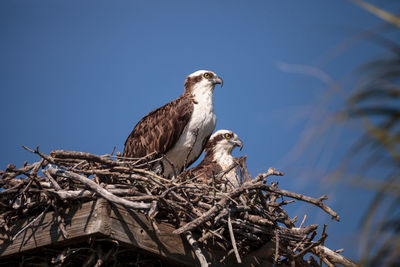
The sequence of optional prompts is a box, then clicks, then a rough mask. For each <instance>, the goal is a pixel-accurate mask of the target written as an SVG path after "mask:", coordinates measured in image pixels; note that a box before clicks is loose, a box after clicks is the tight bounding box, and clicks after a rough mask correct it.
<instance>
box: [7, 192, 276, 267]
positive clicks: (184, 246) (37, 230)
mask: <svg viewBox="0 0 400 267" xmlns="http://www.w3.org/2000/svg"><path fill="white" fill-rule="evenodd" d="M60 215H61V216H62V218H63V221H64V222H65V230H66V232H67V238H65V237H64V236H63V235H62V233H61V231H60V229H59V227H58V222H57V221H56V214H55V212H53V211H51V212H47V213H46V214H45V215H43V216H42V218H40V219H38V220H37V221H36V222H35V223H33V224H32V225H31V226H29V227H27V228H26V229H25V230H24V231H23V232H21V233H20V234H19V235H18V237H17V238H16V239H15V240H14V241H12V242H10V241H8V242H4V241H0V258H3V257H6V256H12V255H17V254H19V253H23V252H27V251H29V250H33V249H37V248H41V247H44V246H49V245H51V246H54V247H64V246H68V245H71V244H73V243H79V242H81V241H84V240H88V238H89V237H90V236H95V235H97V236H102V237H104V238H109V239H110V240H116V241H118V242H119V243H120V245H122V246H124V247H126V248H132V249H141V250H143V251H146V252H148V253H151V254H154V255H157V256H158V257H161V258H163V259H165V260H167V261H169V262H172V263H174V265H189V266H193V265H195V264H197V259H196V257H195V255H194V253H193V251H192V249H191V247H190V245H189V244H188V243H187V241H186V239H184V238H183V237H181V236H180V235H176V234H173V233H172V232H173V230H175V229H176V228H174V227H173V226H172V225H169V224H165V223H161V224H158V225H157V226H158V229H159V232H158V231H156V230H155V229H153V226H152V224H151V222H150V221H149V220H148V218H147V217H146V216H145V215H143V214H141V213H138V212H135V211H132V210H129V209H126V208H125V207H122V206H115V205H111V204H109V202H108V201H106V200H104V199H98V200H96V201H91V202H87V203H84V204H82V205H80V206H74V207H70V208H68V209H66V210H65V211H63V212H60ZM33 219H34V218H27V219H25V220H21V221H19V222H18V223H17V224H16V225H15V226H14V227H13V228H12V233H13V235H15V234H16V233H18V232H19V231H20V230H21V229H23V228H24V227H25V226H26V225H27V224H29V223H30V222H31V221H32V220H33ZM0 237H4V233H1V232H0ZM267 251H271V249H266V248H265V247H264V248H262V249H260V250H258V251H256V252H254V253H251V255H249V256H248V257H244V258H243V262H244V263H246V266H258V265H259V266H269V264H270V263H271V262H270V261H268V260H267V259H269V258H270V257H271V255H269V254H268V253H266V252H267ZM225 253H226V252H224V251H222V250H220V249H216V248H215V247H211V246H210V247H209V248H208V250H204V251H203V254H204V255H205V256H206V258H207V259H208V260H209V261H211V262H213V266H232V265H235V263H236V261H235V258H234V257H233V256H232V255H230V256H229V257H228V258H227V259H226V260H225V261H224V262H223V263H219V260H220V259H221V258H222V257H223V255H225ZM243 266H244V265H243Z"/></svg>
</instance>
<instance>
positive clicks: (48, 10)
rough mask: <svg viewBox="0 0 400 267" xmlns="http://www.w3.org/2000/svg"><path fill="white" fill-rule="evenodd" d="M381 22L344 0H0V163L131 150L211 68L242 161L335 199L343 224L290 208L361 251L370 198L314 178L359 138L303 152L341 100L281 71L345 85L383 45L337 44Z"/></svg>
mask: <svg viewBox="0 0 400 267" xmlns="http://www.w3.org/2000/svg"><path fill="white" fill-rule="evenodd" d="M375 2H377V1H375ZM381 23H382V22H381V21H380V20H379V19H377V18H375V17H374V16H373V15H371V14H369V13H367V12H365V11H364V10H362V9H360V8H359V7H357V6H355V5H353V4H352V3H351V2H349V1H344V0H340V1H318V0H307V1H201V2H199V1H1V2H0V35H1V39H2V41H1V42H0V99H1V105H0V125H1V132H0V135H1V138H0V147H1V150H0V169H4V168H5V166H6V165H7V164H8V163H15V164H17V165H21V164H23V162H24V161H25V160H28V161H30V162H32V161H36V160H37V158H36V157H35V156H34V155H31V154H29V153H28V152H26V151H25V150H23V149H22V147H21V146H22V145H26V146H28V147H32V148H33V147H36V146H39V147H40V150H41V151H43V152H46V153H48V152H50V151H51V150H53V149H66V150H79V151H85V152H91V153H96V154H106V153H110V152H111V151H112V150H113V147H114V146H116V147H117V151H122V150H123V144H124V141H125V139H126V137H127V136H128V134H129V133H130V131H131V130H132V128H133V127H134V125H135V124H136V122H137V121H138V120H140V118H141V117H143V116H144V115H146V114H147V113H148V112H150V111H151V110H153V109H154V108H157V107H159V106H161V105H163V104H165V103H167V102H169V101H170V100H172V99H174V98H176V97H177V96H179V95H180V94H181V93H182V92H183V82H184V79H185V76H186V75H188V74H190V73H192V72H194V71H196V70H199V69H209V70H212V71H214V72H216V73H217V74H218V75H219V76H221V77H223V79H224V87H222V88H220V87H217V88H216V89H215V92H214V104H215V113H216V115H217V128H216V129H231V130H233V131H234V132H236V133H237V134H238V135H239V137H240V138H241V139H242V140H243V142H244V149H243V150H242V151H241V152H236V155H248V165H249V169H250V171H251V173H252V174H253V175H255V174H257V173H259V172H262V171H265V170H266V169H267V168H268V167H270V166H273V167H275V168H278V169H279V170H282V171H285V172H286V176H285V177H283V178H274V180H278V181H279V182H280V186H281V187H282V188H285V189H287V190H291V191H295V192H299V193H306V194H308V195H311V196H315V197H318V196H320V195H322V194H325V193H327V194H328V195H329V196H330V197H331V199H330V200H329V201H328V202H327V203H328V204H329V205H331V206H332V207H333V208H334V209H335V210H336V211H337V212H338V213H339V215H340V216H341V218H342V221H341V222H340V223H337V222H332V221H330V218H329V216H327V215H325V214H323V213H322V212H319V211H316V210H317V208H315V207H312V208H311V209H309V208H307V207H304V206H303V205H301V204H292V206H293V207H292V208H291V209H290V212H291V215H292V216H294V215H298V216H299V217H300V221H301V218H302V216H303V214H304V213H305V212H306V213H308V214H309V217H308V220H307V223H309V224H310V223H314V222H317V223H320V224H322V223H325V222H329V225H328V233H330V234H331V235H330V237H328V242H327V245H328V246H329V247H331V248H334V249H338V248H345V252H344V255H346V256H350V257H352V258H354V259H357V257H358V254H357V253H358V251H357V250H356V246H357V239H356V238H355V236H356V230H357V228H358V227H357V226H358V225H357V224H358V222H359V218H360V215H361V214H362V212H363V211H364V210H365V206H366V202H365V200H366V199H368V198H369V197H370V194H369V193H368V192H364V191H362V190H359V189H355V188H352V187H346V186H340V185H337V184H332V183H326V182H324V183H322V182H321V181H319V178H318V177H319V175H321V176H323V175H324V174H325V173H326V171H330V170H332V169H334V166H336V165H337V163H338V162H340V159H341V156H342V155H343V153H344V152H345V151H346V148H347V147H348V146H349V145H350V144H351V142H352V140H353V139H354V136H356V133H353V132H352V130H342V129H339V128H336V127H332V125H329V127H330V128H329V129H330V131H331V132H329V134H330V135H329V136H328V138H329V139H328V141H326V140H325V142H322V141H318V140H319V139H315V142H314V139H313V138H311V140H310V143H309V145H308V146H306V147H304V148H303V149H300V150H299V152H298V153H297V154H296V153H295V152H294V151H296V147H298V146H299V144H301V142H302V140H304V138H303V137H304V136H305V133H306V132H307V130H309V129H313V128H315V127H316V126H318V115H319V114H322V113H324V112H333V111H335V110H338V109H340V101H338V100H332V99H331V98H328V100H326V98H324V97H326V96H327V95H329V94H330V91H329V89H327V86H326V84H325V83H324V82H322V81H320V80H319V79H317V78H315V77H310V76H309V75H303V74H298V73H293V68H292V69H291V70H290V68H289V71H287V70H283V69H282V67H279V66H283V65H282V64H284V63H286V64H301V65H307V66H312V67H315V68H318V69H319V70H321V71H323V72H325V73H327V74H328V75H329V76H330V78H332V79H333V80H335V81H336V80H338V81H344V80H345V81H347V79H348V77H349V75H350V76H351V73H352V71H354V69H355V68H356V67H358V66H359V65H360V64H362V63H365V62H366V61H367V60H369V59H370V58H371V56H374V55H378V54H379V53H381V48H380V47H379V46H377V45H375V44H373V43H369V42H356V43H355V44H353V45H352V46H349V47H346V49H344V50H343V51H341V52H340V53H338V54H335V53H334V52H335V51H336V49H337V48H338V47H340V46H341V45H342V44H343V43H344V42H345V41H346V40H349V39H350V38H351V37H352V36H354V35H355V34H357V33H359V32H361V31H363V30H370V29H372V28H374V27H376V26H379V25H380V24H381ZM332 54H333V55H334V56H333V57H330V55H332ZM294 72H296V71H294ZM350 84H351V83H350ZM321 110H322V111H323V112H321ZM311 118H316V120H313V119H311ZM322 118H323V117H322ZM319 121H321V118H319ZM316 123H317V124H316ZM331 138H332V139H331ZM316 169H318V171H315V170H316ZM310 170H313V171H310ZM349 203H352V205H349ZM355 207H358V211H359V213H356V214H355V213H354V208H355Z"/></svg>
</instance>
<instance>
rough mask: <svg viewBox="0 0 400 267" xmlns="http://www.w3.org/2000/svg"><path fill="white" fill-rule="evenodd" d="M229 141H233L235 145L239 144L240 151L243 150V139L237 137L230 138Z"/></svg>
mask: <svg viewBox="0 0 400 267" xmlns="http://www.w3.org/2000/svg"><path fill="white" fill-rule="evenodd" d="M229 142H231V143H232V144H233V145H234V146H238V147H239V148H240V151H242V148H243V142H242V140H240V139H239V138H237V139H236V140H229Z"/></svg>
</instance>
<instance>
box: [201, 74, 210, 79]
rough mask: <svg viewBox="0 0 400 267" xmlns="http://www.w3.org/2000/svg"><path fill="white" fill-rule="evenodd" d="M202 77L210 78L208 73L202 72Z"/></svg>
mask: <svg viewBox="0 0 400 267" xmlns="http://www.w3.org/2000/svg"><path fill="white" fill-rule="evenodd" d="M203 76H204V78H206V79H208V78H210V77H211V74H210V73H204V75H203Z"/></svg>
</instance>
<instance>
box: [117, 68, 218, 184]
mask: <svg viewBox="0 0 400 267" xmlns="http://www.w3.org/2000/svg"><path fill="white" fill-rule="evenodd" d="M216 84H221V86H222V79H221V78H220V77H218V76H217V75H216V74H215V73H213V72H211V71H205V70H201V71H196V72H194V73H192V74H190V75H189V76H187V77H186V80H185V92H184V93H183V94H182V95H181V96H179V97H178V98H177V99H175V100H173V101H171V102H169V103H168V104H166V105H164V106H162V107H160V108H158V109H156V110H154V111H152V112H150V113H149V114H147V115H146V116H145V117H143V118H142V119H141V120H140V121H139V122H138V123H137V124H136V126H135V127H134V129H133V130H132V132H131V133H130V135H129V136H128V138H127V139H126V141H125V148H124V153H123V156H124V157H130V158H142V157H145V156H147V155H150V154H151V156H149V157H148V158H147V160H149V161H151V160H153V159H156V158H160V157H162V156H163V155H165V156H166V158H167V159H168V160H166V159H165V158H164V159H163V160H161V162H158V163H157V164H156V165H155V166H153V168H154V169H156V170H157V171H159V172H161V173H162V174H163V175H164V176H165V177H170V176H172V175H173V174H174V169H173V168H172V166H171V164H170V163H169V162H168V161H170V162H172V163H173V165H174V167H175V170H176V172H177V173H180V172H181V171H182V170H183V169H184V168H186V167H187V166H189V165H190V164H192V163H193V162H194V161H196V160H197V159H198V157H199V156H200V154H201V152H202V151H203V149H204V146H205V144H206V143H207V141H208V138H209V137H210V135H211V133H212V132H213V131H214V129H215V124H216V117H215V114H214V106H213V90H214V87H215V85H216ZM185 165H186V166H185Z"/></svg>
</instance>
